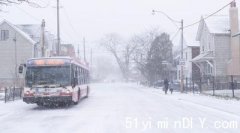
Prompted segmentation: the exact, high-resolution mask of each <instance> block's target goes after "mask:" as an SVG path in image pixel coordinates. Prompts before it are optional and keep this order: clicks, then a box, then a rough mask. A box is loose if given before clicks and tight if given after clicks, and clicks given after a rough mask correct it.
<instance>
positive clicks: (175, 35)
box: [171, 29, 180, 41]
mask: <svg viewBox="0 0 240 133" xmlns="http://www.w3.org/2000/svg"><path fill="white" fill-rule="evenodd" d="M179 31H180V29H178V30H177V32H176V33H175V34H174V35H173V37H172V38H171V41H173V40H174V39H175V38H176V37H177V35H178V33H179Z"/></svg>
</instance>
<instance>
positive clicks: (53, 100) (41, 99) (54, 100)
mask: <svg viewBox="0 0 240 133" xmlns="http://www.w3.org/2000/svg"><path fill="white" fill-rule="evenodd" d="M23 101H24V102H26V103H58V102H65V103H67V102H72V96H52V97H23Z"/></svg>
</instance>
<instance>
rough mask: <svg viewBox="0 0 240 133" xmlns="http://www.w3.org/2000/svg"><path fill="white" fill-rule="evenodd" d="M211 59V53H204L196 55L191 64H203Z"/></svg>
mask: <svg viewBox="0 0 240 133" xmlns="http://www.w3.org/2000/svg"><path fill="white" fill-rule="evenodd" d="M210 59H213V52H206V53H202V54H200V55H198V56H197V57H195V58H193V59H192V60H191V61H192V62H203V61H206V60H210Z"/></svg>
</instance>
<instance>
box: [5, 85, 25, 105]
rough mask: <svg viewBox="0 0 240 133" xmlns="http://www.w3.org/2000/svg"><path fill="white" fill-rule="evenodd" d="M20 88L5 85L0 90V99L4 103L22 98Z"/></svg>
mask: <svg viewBox="0 0 240 133" xmlns="http://www.w3.org/2000/svg"><path fill="white" fill-rule="evenodd" d="M22 90H23V89H22V88H16V87H5V88H2V89H1V90H0V100H3V101H4V102H5V103H6V102H8V101H14V100H16V99H21V98H22Z"/></svg>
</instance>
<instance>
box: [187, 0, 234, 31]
mask: <svg viewBox="0 0 240 133" xmlns="http://www.w3.org/2000/svg"><path fill="white" fill-rule="evenodd" d="M232 2H233V1H231V2H230V3H228V4H227V5H225V6H223V7H222V8H220V9H218V10H217V11H215V12H213V13H212V14H210V15H208V16H206V17H204V18H203V19H205V20H206V19H208V18H210V17H212V16H213V15H215V14H217V13H218V12H220V11H222V10H223V9H225V8H226V7H227V6H229V5H230V4H231V3H232ZM200 22H201V20H199V21H197V22H194V23H192V24H189V25H187V26H184V27H183V28H184V29H185V28H188V27H191V26H194V25H196V24H198V23H200Z"/></svg>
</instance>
